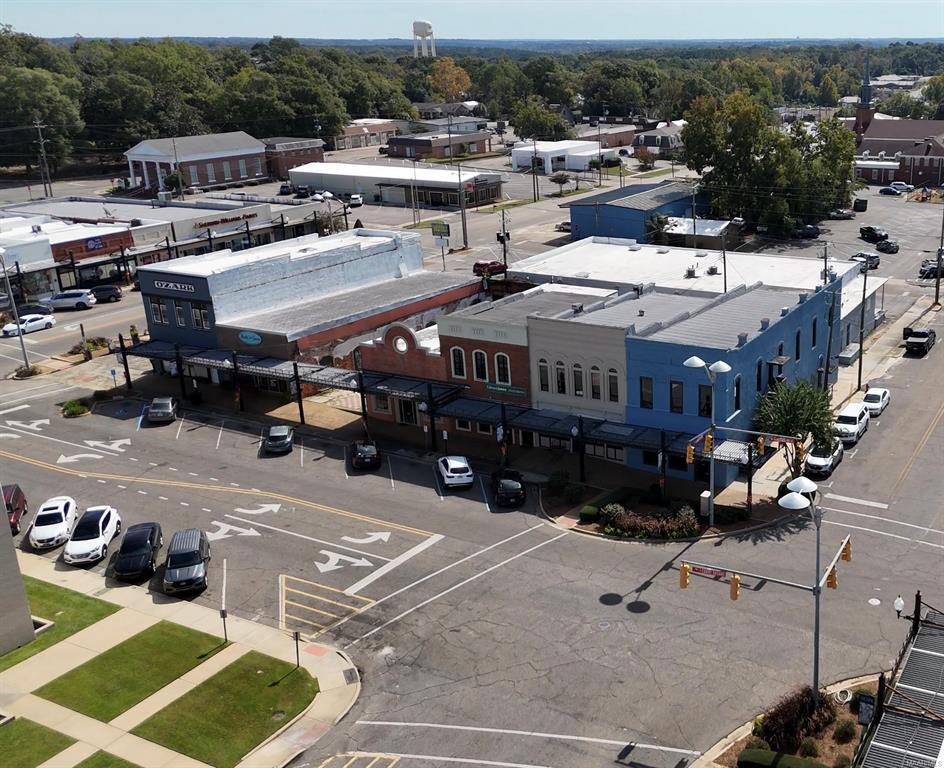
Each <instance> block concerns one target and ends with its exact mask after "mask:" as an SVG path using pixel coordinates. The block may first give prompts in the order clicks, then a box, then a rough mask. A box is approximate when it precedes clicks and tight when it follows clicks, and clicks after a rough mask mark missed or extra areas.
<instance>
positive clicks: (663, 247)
mask: <svg viewBox="0 0 944 768" xmlns="http://www.w3.org/2000/svg"><path fill="white" fill-rule="evenodd" d="M668 252H669V249H668V248H666V247H665V246H664V245H663V246H661V247H659V248H656V253H668Z"/></svg>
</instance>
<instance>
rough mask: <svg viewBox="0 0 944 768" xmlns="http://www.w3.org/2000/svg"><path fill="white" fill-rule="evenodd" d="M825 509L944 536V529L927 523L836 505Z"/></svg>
mask: <svg viewBox="0 0 944 768" xmlns="http://www.w3.org/2000/svg"><path fill="white" fill-rule="evenodd" d="M823 509H825V510H827V511H829V512H840V513H841V514H843V515H852V516H853V517H865V518H868V519H869V520H880V521H881V522H883V523H891V524H892V525H900V526H903V527H905V528H914V529H915V530H918V531H924V532H925V533H936V534H938V535H942V536H944V531H939V530H937V529H936V528H928V527H927V526H926V525H915V524H914V523H906V522H903V521H901V520H892V519H891V518H890V517H879V516H878V515H867V514H865V512H850V511H849V510H847V509H836V508H835V507H823Z"/></svg>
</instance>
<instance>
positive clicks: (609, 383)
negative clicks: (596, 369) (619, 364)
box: [606, 368, 620, 403]
mask: <svg viewBox="0 0 944 768" xmlns="http://www.w3.org/2000/svg"><path fill="white" fill-rule="evenodd" d="M606 391H607V397H608V399H609V401H610V402H611V403H618V402H619V399H620V396H619V374H618V373H617V372H616V369H615V368H610V370H608V371H607V372H606Z"/></svg>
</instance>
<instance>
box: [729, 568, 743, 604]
mask: <svg viewBox="0 0 944 768" xmlns="http://www.w3.org/2000/svg"><path fill="white" fill-rule="evenodd" d="M740 595H741V577H740V576H738V575H737V574H736V573H735V574H734V575H733V576H732V577H731V599H732V600H737V599H738V597H740Z"/></svg>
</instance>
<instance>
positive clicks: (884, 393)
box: [864, 387, 892, 416]
mask: <svg viewBox="0 0 944 768" xmlns="http://www.w3.org/2000/svg"><path fill="white" fill-rule="evenodd" d="M891 401H892V393H891V392H889V391H888V390H887V389H885V388H884V387H869V388H868V390H867V391H866V393H865V400H864V402H865V407H866V408H868V409H869V416H881V415H882V411H884V410H885V409H886V408H887V407H888V404H889V403H890V402H891Z"/></svg>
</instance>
